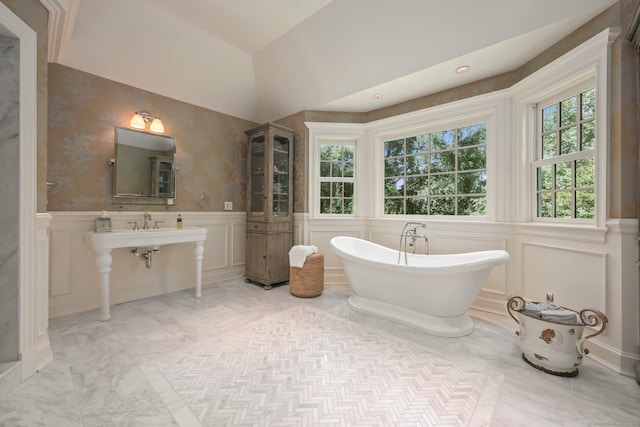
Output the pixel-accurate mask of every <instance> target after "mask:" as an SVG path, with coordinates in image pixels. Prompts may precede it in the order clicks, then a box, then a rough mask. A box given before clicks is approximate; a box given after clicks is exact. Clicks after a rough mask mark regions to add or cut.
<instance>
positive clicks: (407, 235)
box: [398, 221, 429, 265]
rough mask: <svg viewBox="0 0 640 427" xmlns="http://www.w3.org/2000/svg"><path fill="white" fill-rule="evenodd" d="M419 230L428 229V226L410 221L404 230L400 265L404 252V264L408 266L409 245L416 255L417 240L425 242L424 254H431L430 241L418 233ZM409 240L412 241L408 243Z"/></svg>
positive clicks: (399, 255) (400, 249)
mask: <svg viewBox="0 0 640 427" xmlns="http://www.w3.org/2000/svg"><path fill="white" fill-rule="evenodd" d="M418 228H427V224H425V223H424V222H415V221H409V222H407V223H406V224H405V225H404V227H403V228H402V234H401V235H400V248H399V249H398V264H400V259H401V255H402V252H404V264H405V265H408V259H407V244H408V245H409V247H410V248H411V252H412V253H414V254H415V253H416V240H418V239H422V240H424V254H425V255H427V254H428V253H429V239H428V238H427V236H425V235H424V234H420V233H418ZM408 239H410V240H411V241H410V242H407V240H408ZM403 243H404V250H403Z"/></svg>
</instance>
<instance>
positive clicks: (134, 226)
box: [127, 221, 140, 230]
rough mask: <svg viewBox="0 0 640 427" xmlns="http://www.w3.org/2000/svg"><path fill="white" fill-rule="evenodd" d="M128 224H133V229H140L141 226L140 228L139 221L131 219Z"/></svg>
mask: <svg viewBox="0 0 640 427" xmlns="http://www.w3.org/2000/svg"><path fill="white" fill-rule="evenodd" d="M127 224H133V228H132V230H140V228H138V221H129V222H127Z"/></svg>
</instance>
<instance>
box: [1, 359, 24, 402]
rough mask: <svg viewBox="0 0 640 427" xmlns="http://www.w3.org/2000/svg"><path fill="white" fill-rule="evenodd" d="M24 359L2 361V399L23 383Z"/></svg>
mask: <svg viewBox="0 0 640 427" xmlns="http://www.w3.org/2000/svg"><path fill="white" fill-rule="evenodd" d="M21 368H22V361H16V362H4V363H0V399H3V398H4V397H5V396H8V395H9V393H11V392H12V391H13V389H15V388H16V387H18V386H19V385H20V384H22V369H21Z"/></svg>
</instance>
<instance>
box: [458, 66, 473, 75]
mask: <svg viewBox="0 0 640 427" xmlns="http://www.w3.org/2000/svg"><path fill="white" fill-rule="evenodd" d="M470 69H471V67H470V66H468V65H461V66H459V67H458V68H456V73H458V74H464V73H466V72H467V71H469V70H470Z"/></svg>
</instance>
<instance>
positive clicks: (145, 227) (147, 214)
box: [142, 212, 151, 230]
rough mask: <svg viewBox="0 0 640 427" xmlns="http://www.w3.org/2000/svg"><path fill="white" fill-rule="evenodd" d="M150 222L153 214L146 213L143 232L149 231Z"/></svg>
mask: <svg viewBox="0 0 640 427" xmlns="http://www.w3.org/2000/svg"><path fill="white" fill-rule="evenodd" d="M149 221H151V214H150V213H149V212H145V213H144V225H143V226H142V229H143V230H148V229H149Z"/></svg>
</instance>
